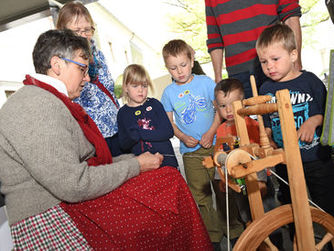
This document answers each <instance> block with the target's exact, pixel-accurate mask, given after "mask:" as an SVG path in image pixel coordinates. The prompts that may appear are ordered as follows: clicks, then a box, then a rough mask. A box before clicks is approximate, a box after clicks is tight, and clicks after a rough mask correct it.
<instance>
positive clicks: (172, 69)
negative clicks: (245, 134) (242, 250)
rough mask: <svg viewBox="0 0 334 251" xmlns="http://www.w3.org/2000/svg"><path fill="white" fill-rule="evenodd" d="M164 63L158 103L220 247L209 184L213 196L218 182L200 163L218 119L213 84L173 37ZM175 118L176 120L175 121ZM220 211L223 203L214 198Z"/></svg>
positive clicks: (219, 229)
mask: <svg viewBox="0 0 334 251" xmlns="http://www.w3.org/2000/svg"><path fill="white" fill-rule="evenodd" d="M162 54H163V58H164V61H165V65H166V68H167V70H168V71H169V73H170V74H171V76H172V78H173V82H172V83H171V84H170V85H169V86H167V87H166V89H165V90H164V92H163V95H162V98H161V103H162V104H163V106H164V109H165V110H166V112H167V116H168V118H169V120H170V121H171V123H172V126H173V129H174V134H175V136H176V137H177V138H179V140H180V152H181V154H182V156H183V164H184V169H185V175H186V178H187V183H188V186H189V188H190V190H191V192H192V195H193V197H194V199H195V201H196V203H197V204H198V207H199V210H200V213H201V215H202V218H203V221H204V224H205V226H206V228H207V230H208V232H209V236H210V239H211V242H213V245H214V247H215V248H216V247H217V249H219V242H220V241H221V239H222V236H223V227H224V224H223V221H222V219H221V214H219V215H218V214H217V211H216V210H215V209H214V207H213V200H212V191H211V184H212V185H213V188H214V190H215V193H216V195H218V196H216V198H217V197H218V198H219V197H220V194H221V192H220V191H219V184H218V182H217V183H215V182H214V168H211V169H207V168H205V167H204V166H203V165H202V160H203V157H206V156H209V155H211V154H212V153H213V144H214V143H215V142H214V141H215V134H216V131H217V128H218V126H219V125H220V118H219V116H218V114H217V113H215V111H214V106H213V101H214V88H215V86H216V84H215V83H214V82H213V80H211V79H210V78H209V77H207V76H205V75H193V74H191V70H192V67H193V62H194V61H193V57H192V50H191V48H190V46H189V45H187V44H186V43H185V42H184V41H183V40H172V41H170V42H168V43H167V44H166V45H165V46H164V48H163V50H162ZM174 119H175V121H174ZM217 205H218V206H217V208H218V210H219V208H220V206H219V205H222V203H220V202H219V201H217Z"/></svg>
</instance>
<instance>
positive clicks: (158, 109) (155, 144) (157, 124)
mask: <svg viewBox="0 0 334 251" xmlns="http://www.w3.org/2000/svg"><path fill="white" fill-rule="evenodd" d="M149 87H150V88H152V89H153V86H152V81H151V79H150V77H149V75H148V73H147V71H146V70H145V69H144V67H143V66H141V65H137V64H132V65H129V66H128V67H127V68H125V70H124V73H123V95H124V96H125V97H126V100H127V104H126V105H124V106H123V107H122V108H121V109H120V110H119V112H118V115H117V122H118V130H119V140H120V145H121V148H122V149H124V150H131V152H132V153H133V154H135V155H139V154H141V153H143V152H147V151H148V152H151V153H157V152H159V153H161V154H162V155H164V160H163V162H162V164H161V167H162V166H172V167H176V168H177V167H178V163H177V160H176V157H175V153H174V150H173V146H172V144H171V142H170V140H169V139H170V138H172V137H173V136H174V131H173V127H172V125H171V123H170V121H169V119H168V117H167V114H166V112H165V110H164V108H163V106H162V104H161V103H160V102H159V101H158V100H156V99H154V98H148V97H147V91H148V88H149Z"/></svg>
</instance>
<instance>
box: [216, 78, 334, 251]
mask: <svg viewBox="0 0 334 251" xmlns="http://www.w3.org/2000/svg"><path fill="white" fill-rule="evenodd" d="M251 83H252V89H253V94H254V97H253V98H250V99H246V100H243V101H242V102H241V101H235V102H234V103H233V113H234V119H235V125H236V129H237V134H238V137H239V138H240V142H239V148H238V149H235V150H233V151H231V152H229V153H228V154H226V153H225V152H221V151H215V156H214V159H215V160H216V161H215V163H216V164H218V165H222V164H225V168H227V170H228V173H229V175H230V176H232V177H234V178H241V177H245V181H246V187H247V193H248V199H249V204H250V211H251V215H252V220H253V221H252V223H251V224H250V225H249V226H248V227H247V228H246V230H245V231H244V232H243V233H242V235H241V236H240V237H239V239H238V241H237V243H236V245H235V247H234V250H235V251H239V250H240V251H244V250H256V249H257V248H260V250H277V248H276V247H275V246H274V245H273V244H272V243H271V242H270V240H269V238H268V236H269V234H270V233H272V232H273V231H274V230H276V229H278V228H280V227H281V226H284V225H286V224H288V223H292V222H294V223H295V230H296V238H295V243H294V249H295V250H299V251H307V250H313V251H314V250H321V248H322V247H323V246H324V245H325V244H326V243H327V242H329V241H332V243H334V241H333V236H334V218H333V217H332V216H331V215H329V214H327V213H325V212H323V211H321V210H320V209H316V208H313V207H310V206H309V204H308V197H307V191H306V184H305V179H304V171H303V165H302V160H301V155H300V151H299V145H298V139H297V132H296V130H295V122H294V117H293V112H292V106H291V103H290V94H289V91H288V90H280V91H278V92H277V93H276V100H277V104H269V103H266V102H267V101H269V100H271V97H270V96H257V90H256V85H255V80H254V77H253V76H251ZM272 112H278V114H279V117H280V122H281V129H282V135H283V144H284V149H273V148H272V147H271V146H270V144H269V139H268V137H267V135H266V133H265V129H264V125H263V120H262V116H261V115H262V114H266V113H272ZM248 115H258V122H259V129H260V146H259V145H258V144H250V142H249V137H248V132H247V127H246V122H245V119H244V117H245V116H248ZM216 150H217V149H216ZM222 154H224V156H223V157H221V156H220V155H222ZM253 157H254V160H253ZM279 163H284V164H286V166H287V171H288V177H289V184H290V193H291V201H292V203H291V204H289V205H284V206H280V207H278V208H276V209H274V210H272V211H269V212H268V213H266V214H264V209H263V205H262V198H261V195H260V192H259V187H258V183H257V176H256V172H258V171H261V170H263V169H265V168H268V167H272V166H275V165H277V164H279ZM312 222H316V223H318V224H319V225H321V226H323V227H324V229H326V230H327V231H328V233H327V234H326V235H325V237H324V238H323V240H322V241H321V242H320V243H319V244H317V246H316V245H315V240H314V232H313V226H312ZM261 243H262V244H261ZM263 243H265V244H266V245H264V244H263Z"/></svg>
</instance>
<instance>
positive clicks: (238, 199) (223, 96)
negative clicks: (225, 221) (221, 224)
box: [215, 78, 282, 247]
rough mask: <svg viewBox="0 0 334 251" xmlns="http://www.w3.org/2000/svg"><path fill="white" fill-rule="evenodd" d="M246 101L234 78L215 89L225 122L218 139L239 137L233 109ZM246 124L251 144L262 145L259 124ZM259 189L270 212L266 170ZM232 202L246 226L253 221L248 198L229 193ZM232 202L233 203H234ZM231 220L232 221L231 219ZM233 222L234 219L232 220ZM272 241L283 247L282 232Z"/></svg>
mask: <svg viewBox="0 0 334 251" xmlns="http://www.w3.org/2000/svg"><path fill="white" fill-rule="evenodd" d="M243 99H244V88H243V84H242V83H241V82H240V81H239V80H237V79H234V78H227V79H223V80H221V81H220V82H219V83H218V84H217V85H216V87H215V105H216V110H217V112H218V113H219V115H220V117H221V118H222V119H224V120H225V121H224V122H223V123H222V124H221V125H220V126H219V127H218V129H217V138H223V137H229V136H237V131H236V126H235V121H234V115H233V107H232V104H233V102H234V101H237V100H243ZM245 122H246V125H247V132H248V136H249V141H250V143H257V144H260V135H259V123H258V122H257V121H256V120H254V119H252V118H250V117H248V116H246V117H245ZM257 176H258V184H259V189H260V191H261V195H262V200H263V207H264V209H265V211H266V212H267V211H269V210H271V209H273V208H274V207H275V200H274V188H273V185H272V181H271V178H270V177H267V173H266V170H263V171H260V172H258V173H257ZM229 198H230V200H231V199H233V200H234V201H235V203H236V204H237V207H238V211H239V214H240V217H241V220H242V221H243V223H244V224H246V223H248V222H250V221H251V220H252V218H251V215H250V210H249V202H248V198H247V196H245V195H243V194H242V193H236V192H234V191H233V190H231V191H229ZM234 201H232V203H233V202H234ZM230 220H231V219H230ZM232 220H233V219H232ZM270 239H271V240H272V241H273V242H274V243H275V245H276V246H277V247H281V245H282V236H281V233H280V231H275V232H274V233H272V234H271V235H270Z"/></svg>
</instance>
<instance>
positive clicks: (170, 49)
mask: <svg viewBox="0 0 334 251" xmlns="http://www.w3.org/2000/svg"><path fill="white" fill-rule="evenodd" d="M192 52H193V50H192V48H191V47H190V46H189V45H188V44H187V43H186V42H185V41H183V40H181V39H174V40H171V41H169V42H168V43H167V44H165V46H164V47H163V49H162V56H163V58H164V61H165V62H166V60H167V58H168V57H169V56H173V57H176V56H178V55H180V54H182V53H185V54H186V55H187V57H188V58H189V59H192V58H193V56H192Z"/></svg>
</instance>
